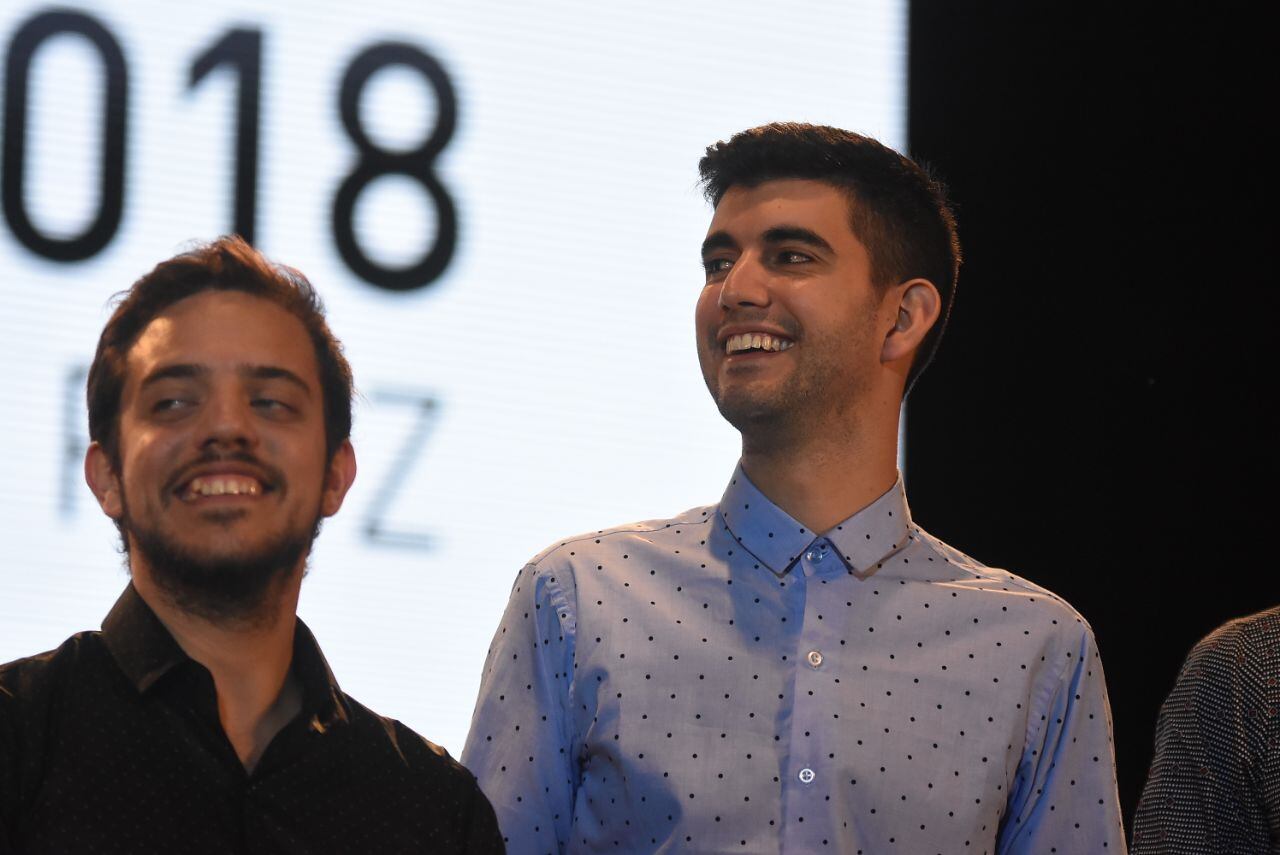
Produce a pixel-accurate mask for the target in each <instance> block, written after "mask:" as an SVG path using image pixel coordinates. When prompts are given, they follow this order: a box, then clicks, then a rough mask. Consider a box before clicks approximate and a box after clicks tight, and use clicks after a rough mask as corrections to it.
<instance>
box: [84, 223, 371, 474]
mask: <svg viewBox="0 0 1280 855" xmlns="http://www.w3.org/2000/svg"><path fill="white" fill-rule="evenodd" d="M203 291H241V292H243V293H245V294H251V295H253V296H254V297H261V298H262V299H264V300H268V301H270V302H272V303H275V304H276V305H277V306H280V307H281V308H283V309H284V310H286V311H287V312H289V314H291V315H293V316H294V317H296V318H297V319H298V320H300V321H302V325H303V326H304V327H305V328H306V330H307V334H308V335H309V336H310V337H311V343H312V345H313V346H314V348H315V353H316V363H317V365H318V366H319V373H320V387H321V390H322V392H323V395H324V427H325V449H326V452H327V454H328V458H329V459H330V460H332V459H333V455H334V453H335V452H336V451H337V450H338V448H339V447H340V446H341V445H342V443H343V442H344V441H346V439H347V438H348V437H350V435H351V399H352V395H353V394H354V384H353V381H352V378H351V366H350V365H349V364H348V363H347V359H346V357H345V356H343V354H342V344H341V343H340V342H339V341H338V340H337V339H336V338H335V337H334V335H333V333H332V332H331V331H330V330H329V325H328V324H327V323H326V322H325V318H324V304H323V303H321V301H320V297H319V295H318V294H316V292H315V289H314V288H312V287H311V283H310V282H308V281H307V277H305V276H303V275H302V273H300V272H299V271H297V270H294V269H293V268H291V267H285V266H284V265H281V264H275V263H273V262H271V261H270V260H268V259H267V258H266V257H265V256H264V255H262V254H261V253H260V252H258V251H257V250H256V249H254V248H253V247H251V246H250V245H249V244H247V243H246V242H245V241H244V240H243V239H242V238H240V237H238V236H232V237H222V238H219V239H217V240H215V241H213V242H212V243H207V244H201V245H199V246H196V247H195V248H193V249H191V250H189V251H187V252H184V253H182V254H181V255H176V256H174V257H173V258H171V259H169V260H168V261H163V262H161V263H160V264H158V265H156V267H155V269H154V270H152V271H151V272H150V273H148V274H146V275H145V276H143V277H142V278H141V279H139V280H138V281H137V282H135V283H133V285H132V287H130V288H129V290H128V291H124V292H122V293H121V294H119V295H118V299H119V302H118V304H117V305H116V309H115V311H114V312H113V313H112V315H111V319H110V320H108V321H107V325H106V326H105V327H104V328H103V330H102V335H101V337H99V339H98V350H97V352H96V353H95V354H94V357H93V365H92V366H90V368H89V380H88V383H87V385H86V390H85V391H86V397H87V399H88V404H89V438H90V439H92V440H94V441H95V442H97V443H98V444H99V445H101V446H102V448H103V449H104V450H105V451H106V452H107V456H108V458H109V459H110V460H111V464H112V466H113V467H114V468H115V469H116V470H117V471H119V469H120V442H119V440H120V437H119V434H118V431H119V425H120V396H121V393H122V392H123V391H124V382H125V361H126V357H127V356H128V353H129V349H130V348H131V347H133V344H134V342H135V341H137V339H138V336H139V335H141V334H142V331H143V330H145V329H146V328H147V325H148V324H150V323H151V322H152V321H153V320H155V318H156V316H157V315H159V314H160V313H162V312H163V311H164V310H165V309H167V308H168V307H169V306H172V305H173V304H174V303H177V302H178V301H180V300H184V299H186V298H187V297H191V296H193V295H195V294H199V293H201V292H203Z"/></svg>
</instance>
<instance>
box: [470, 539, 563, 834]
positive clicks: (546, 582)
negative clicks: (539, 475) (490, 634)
mask: <svg viewBox="0 0 1280 855" xmlns="http://www.w3.org/2000/svg"><path fill="white" fill-rule="evenodd" d="M574 605H575V604H574V602H573V596H572V587H571V580H570V579H569V578H568V577H567V574H565V573H562V574H560V578H557V577H556V574H555V572H554V571H550V570H547V569H542V570H539V569H538V567H537V566H535V565H532V564H531V565H529V566H527V567H525V568H524V569H523V570H522V571H521V572H520V575H519V576H518V577H517V578H516V582H515V585H514V586H513V588H512V591H511V599H510V601H509V602H508V604H507V610H506V613H505V614H504V615H503V616H502V623H501V624H500V625H499V626H498V631H497V632H496V633H495V635H494V639H493V644H492V645H491V646H490V648H489V656H488V659H487V661H486V662H485V667H484V674H483V676H482V677H481V681H480V696H479V698H478V699H477V701H476V709H475V714H474V715H473V716H472V719H471V732H470V733H469V734H468V736H467V743H466V747H465V748H464V749H463V752H462V763H463V765H464V766H466V767H467V768H468V769H470V770H471V772H472V773H473V774H474V775H475V776H476V779H477V780H478V781H479V782H480V788H481V789H482V790H483V791H484V793H485V795H486V796H488V797H489V800H490V802H492V803H493V807H494V810H495V811H496V813H497V815H498V825H499V826H500V827H501V829H502V834H503V837H504V839H505V840H506V844H507V851H508V852H510V853H512V855H547V853H552V855H556V853H559V852H562V851H563V850H564V849H565V847H566V845H567V844H568V840H569V831H570V827H571V825H572V820H573V806H574V799H575V798H576V793H577V785H578V763H577V755H578V747H579V746H578V744H577V740H576V738H575V735H574V733H573V726H572V717H571V715H570V712H569V711H570V696H571V692H572V689H573V686H572V682H573V650H574V630H575V627H576V621H575V610H574Z"/></svg>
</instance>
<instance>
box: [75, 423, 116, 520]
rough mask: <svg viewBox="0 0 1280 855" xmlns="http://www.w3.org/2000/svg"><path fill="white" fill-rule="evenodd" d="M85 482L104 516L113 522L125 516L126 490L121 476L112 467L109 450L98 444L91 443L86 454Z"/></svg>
mask: <svg viewBox="0 0 1280 855" xmlns="http://www.w3.org/2000/svg"><path fill="white" fill-rule="evenodd" d="M84 480H85V483H87V484H88V485H89V489H90V490H92V491H93V497H94V498H95V499H97V500H98V506H99V507H100V508H102V512H103V513H104V514H106V515H107V516H109V517H111V518H112V519H113V520H119V519H120V518H121V517H122V516H124V497H123V493H122V491H123V489H124V488H123V487H122V486H121V484H120V476H119V474H117V473H116V470H115V467H114V466H112V465H111V456H110V455H109V454H107V450H106V449H105V448H103V447H102V446H101V445H99V444H98V443H97V442H91V443H89V450H88V451H86V452H85V454H84Z"/></svg>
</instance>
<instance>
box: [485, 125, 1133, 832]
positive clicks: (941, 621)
mask: <svg viewBox="0 0 1280 855" xmlns="http://www.w3.org/2000/svg"><path fill="white" fill-rule="evenodd" d="M700 169H701V173H702V178H703V181H704V185H705V188H706V192H707V196H708V198H709V200H710V201H711V202H712V204H713V205H714V206H715V212H714V215H713V217H712V221H711V226H710V229H709V230H708V233H707V236H706V239H705V241H704V242H703V246H702V257H703V263H704V267H705V270H706V281H705V285H704V287H703V290H702V294H701V296H700V297H699V300H698V305H697V309H696V318H695V319H696V329H697V347H698V357H699V360H700V362H701V365H702V371H703V375H704V378H705V380H706V383H707V387H708V388H709V389H710V391H711V394H712V396H713V397H714V399H715V401H716V404H717V405H718V407H719V409H720V412H721V413H722V414H723V415H724V417H725V418H726V419H727V420H728V421H729V422H730V423H731V424H733V425H734V427H736V428H737V429H738V430H739V431H740V432H741V434H742V458H741V462H740V464H739V466H738V468H737V470H736V471H735V472H734V473H733V475H732V477H731V479H730V481H729V486H728V488H727V489H726V490H725V493H724V496H723V497H722V498H721V500H720V502H719V504H717V505H712V506H708V507H702V508H695V509H693V510H690V511H687V512H685V513H683V514H680V515H678V516H676V517H674V518H672V519H667V520H658V521H651V522H644V523H637V524H633V525H627V526H622V527H619V528H615V529H610V530H607V531H600V532H595V533H592V534H588V535H583V536H581V537H575V538H570V539H567V540H564V541H562V542H560V543H558V544H557V545H555V546H553V547H551V548H549V549H548V550H546V551H545V552H543V553H542V554H540V555H538V556H536V557H535V558H534V559H533V561H531V562H530V563H529V564H528V565H527V566H526V567H525V568H524V569H523V570H522V571H521V572H520V574H519V576H518V577H517V578H516V581H515V585H514V587H513V590H512V594H511V600H510V603H509V605H508V607H507V611H506V614H505V615H504V616H503V618H502V623H501V625H500V626H499V628H498V631H497V634H496V636H495V638H494V641H493V645H492V647H491V649H490V651H489V657H488V661H487V663H486V665H485V670H484V675H483V681H482V685H481V689H480V698H479V701H478V702H477V705H476V711H475V717H474V719H473V721H472V728H471V733H470V736H469V737H468V740H467V745H466V749H465V751H464V752H463V760H464V762H465V763H466V765H467V766H468V767H470V768H471V769H472V770H473V772H474V773H475V774H476V775H477V777H478V779H479V781H480V783H481V786H482V788H483V789H484V790H485V792H486V794H487V795H488V796H489V798H490V799H491V800H492V802H493V804H494V807H495V808H496V810H497V812H498V816H499V822H500V824H501V827H502V831H503V834H504V836H505V837H506V839H507V844H508V847H509V851H510V852H512V853H517V855H519V853H547V852H551V853H555V852H574V853H587V852H606V851H607V852H628V853H635V852H750V853H777V852H796V853H800V852H804V853H811V852H824V851H831V852H849V853H857V852H863V853H868V855H870V853H885V852H902V853H912V855H918V854H919V853H934V852H946V853H950V852H956V853H961V852H963V853H982V852H986V853H993V852H1001V853H1032V852H1034V853H1048V852H1062V853H1067V852H1072V853H1094V852H1098V853H1101V852H1123V850H1124V834H1123V830H1122V827H1121V823H1120V812H1119V805H1118V801H1117V798H1116V787H1115V772H1114V761H1113V752H1112V746H1111V726H1110V714H1109V710H1108V706H1107V697H1106V687H1105V683H1104V680H1103V674H1102V668H1101V664H1100V662H1099V660H1098V654H1097V651H1096V648H1095V645H1094V639H1093V634H1092V632H1091V631H1090V629H1089V627H1088V625H1087V624H1086V623H1085V622H1084V620H1083V619H1082V618H1081V617H1080V616H1079V615H1078V614H1076V612H1075V611H1074V610H1072V608H1071V607H1070V606H1069V605H1067V604H1066V603H1065V602H1063V601H1062V600H1061V599H1059V598H1058V597H1056V596H1054V595H1053V594H1051V593H1049V592H1048V591H1045V590H1044V589H1042V588H1039V587H1037V586H1035V585H1033V584H1031V583H1029V582H1027V581H1024V580H1022V579H1020V578H1018V577H1016V576H1014V575H1012V574H1010V573H1008V572H1006V571H1004V570H995V569H992V568H988V567H986V566H984V565H982V564H980V563H979V562H977V561H975V560H973V559H971V558H969V557H968V556H966V555H964V554H962V553H960V552H958V551H956V550H954V549H952V548H951V547H949V546H947V545H946V544H943V543H941V542H940V541H938V540H937V539H935V538H933V537H931V536H930V535H928V534H926V533H925V532H923V531H922V530H921V529H920V528H919V527H918V526H917V525H915V524H914V523H913V522H912V520H911V517H910V513H909V511H908V509H907V504H906V499H905V496H904V493H903V486H902V481H901V479H900V478H899V475H898V472H897V468H896V449H897V441H898V433H897V432H898V415H899V410H900V408H901V402H902V398H903V396H904V394H905V392H906V390H908V389H909V388H910V387H911V384H912V383H913V382H914V380H915V378H916V376H917V375H918V374H919V372H920V371H921V370H922V369H923V368H924V367H925V365H926V364H927V363H928V361H929V359H930V358H931V357H932V355H933V352H934V350H935V349H936V347H937V343H938V339H939V337H940V335H941V333H942V328H943V326H944V325H945V321H946V318H947V314H948V312H949V310H950V307H951V303H952V299H953V295H954V290H955V276H956V271H957V269H958V267H959V245H958V242H957V240H956V236H955V225H954V221H953V219H952V216H951V213H950V211H949V209H948V207H947V203H946V201H945V197H944V193H943V190H942V188H941V186H940V185H939V184H937V183H936V182H935V181H933V180H932V179H930V178H929V176H928V175H927V174H926V173H925V172H924V171H923V170H921V169H920V168H919V167H918V166H917V165H916V164H914V163H912V162H911V161H910V160H908V159H907V158H905V157H903V156H901V155H899V154H897V153H896V152H893V151H891V150H890V149H888V148H885V147H884V146H882V145H880V144H879V143H877V142H876V141H874V140H871V139H868V138H866V137H863V136H860V135H857V134H853V133H850V132H847V131H842V130H839V129H835V128H826V127H815V126H809V125H795V124H775V125H768V126H765V127H761V128H755V129H752V130H749V131H745V132H743V133H741V134H738V135H737V136H735V137H733V138H732V139H731V140H729V141H728V142H722V143H718V144H716V145H713V146H711V147H710V148H708V149H707V153H706V156H705V157H704V158H703V159H702V161H701V163H700Z"/></svg>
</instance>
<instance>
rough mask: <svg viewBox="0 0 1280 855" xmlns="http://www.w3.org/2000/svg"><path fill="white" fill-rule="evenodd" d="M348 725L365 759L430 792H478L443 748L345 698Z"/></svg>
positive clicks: (394, 720)
mask: <svg viewBox="0 0 1280 855" xmlns="http://www.w3.org/2000/svg"><path fill="white" fill-rule="evenodd" d="M345 698H346V703H347V709H348V711H349V712H350V715H351V722H350V725H351V726H352V727H353V728H354V729H355V731H356V733H357V734H358V735H359V740H360V743H361V748H360V749H359V750H362V751H366V752H368V754H369V755H370V756H369V759H370V760H373V761H375V762H379V761H380V762H385V763H389V764H391V765H393V766H397V767H399V768H400V769H401V770H403V771H404V772H406V773H408V775H409V777H410V779H411V780H416V781H417V782H418V783H420V784H427V785H430V786H431V788H432V790H433V791H447V792H454V793H458V794H462V795H468V796H469V795H470V794H471V792H472V791H473V790H476V789H478V788H477V785H476V781H475V777H474V776H473V775H472V774H471V773H470V772H469V771H467V769H466V768H465V767H464V766H463V765H462V764H461V763H459V762H458V761H456V760H454V759H453V757H451V756H450V755H449V752H448V751H446V750H445V749H444V748H443V747H441V746H439V745H437V744H435V743H434V742H432V741H431V740H429V739H427V738H425V737H423V736H421V735H419V734H418V733H417V732H416V731H414V730H413V729H412V728H410V727H409V726H408V725H406V724H404V723H403V722H401V721H398V720H396V719H393V718H389V717H387V716H383V715H379V714H378V713H376V712H374V711H373V710H371V709H369V708H368V707H366V706H365V705H364V704H362V703H360V702H359V701H357V700H355V699H354V698H352V697H351V696H350V695H345Z"/></svg>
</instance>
